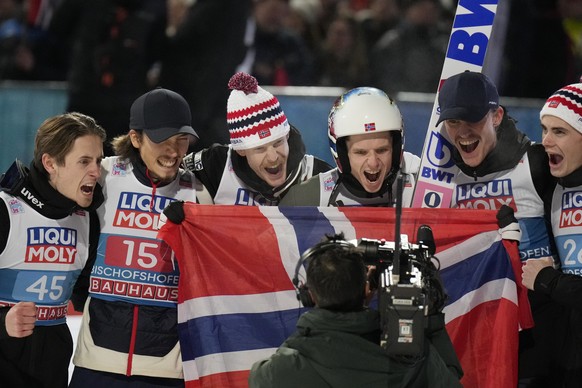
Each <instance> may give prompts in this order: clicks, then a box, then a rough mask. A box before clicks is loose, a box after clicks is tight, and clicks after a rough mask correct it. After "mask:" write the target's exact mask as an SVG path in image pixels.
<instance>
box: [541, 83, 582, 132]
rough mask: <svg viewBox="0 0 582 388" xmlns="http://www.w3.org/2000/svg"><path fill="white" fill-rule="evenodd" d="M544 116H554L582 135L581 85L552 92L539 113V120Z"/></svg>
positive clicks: (569, 86)
mask: <svg viewBox="0 0 582 388" xmlns="http://www.w3.org/2000/svg"><path fill="white" fill-rule="evenodd" d="M545 115H550V116H556V117H557V118H559V119H562V120H564V121H565V122H567V123H568V124H570V125H571V126H572V127H573V128H574V129H575V130H577V131H578V132H580V133H582V83H580V84H571V85H568V86H564V87H563V88H562V89H560V90H558V91H557V92H554V94H552V95H551V96H550V98H548V100H547V101H546V103H545V104H544V107H543V108H542V110H541V111H540V120H541V118H542V117H544V116H545Z"/></svg>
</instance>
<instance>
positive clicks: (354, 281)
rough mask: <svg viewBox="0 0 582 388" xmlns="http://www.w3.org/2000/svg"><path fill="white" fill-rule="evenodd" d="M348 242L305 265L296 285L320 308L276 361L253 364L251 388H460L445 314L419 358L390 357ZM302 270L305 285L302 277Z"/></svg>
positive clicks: (308, 256) (434, 323) (324, 245)
mask: <svg viewBox="0 0 582 388" xmlns="http://www.w3.org/2000/svg"><path fill="white" fill-rule="evenodd" d="M343 237H344V236H343V234H340V235H336V236H333V237H328V238H327V239H326V241H323V242H320V243H318V244H316V245H315V246H314V247H313V248H311V249H310V250H308V251H307V252H306V253H304V255H303V256H302V257H301V259H300V261H299V263H298V265H297V270H296V275H295V277H294V280H293V283H294V284H295V286H296V287H297V292H298V298H299V299H300V300H301V301H302V303H303V305H305V306H310V305H313V306H315V308H314V309H311V310H309V311H307V312H305V313H304V314H303V315H301V317H300V318H299V321H298V323H297V332H296V333H295V334H293V335H292V336H290V337H289V338H288V339H287V340H286V341H285V342H284V343H283V344H282V345H281V346H280V347H279V349H277V351H276V353H275V354H273V355H272V356H271V357H270V358H268V359H265V360H261V361H257V362H256V363H254V364H253V366H252V369H251V373H250V376H249V386H250V387H251V388H253V387H278V388H284V387H325V386H330V387H350V388H351V387H367V388H372V387H398V386H406V387H447V388H449V387H460V386H461V384H460V383H459V379H460V378H461V376H462V374H463V372H462V369H461V366H460V363H459V361H458V359H457V356H456V354H455V352H454V349H453V346H452V343H451V341H450V338H448V335H447V334H446V331H445V328H444V316H443V314H442V313H441V312H440V311H439V312H435V313H434V314H431V315H429V316H428V319H427V322H428V324H427V328H426V329H425V338H426V340H425V341H424V350H423V352H422V354H421V355H420V356H419V357H396V356H390V355H389V354H388V353H387V352H386V351H385V350H384V349H383V348H382V347H381V346H380V336H381V328H380V319H381V317H380V313H379V312H378V311H376V310H371V309H367V308H365V307H364V298H365V285H366V279H367V275H366V272H367V270H366V266H365V264H364V258H363V254H362V253H360V252H359V251H358V250H357V248H356V247H354V246H353V245H351V244H349V243H348V242H346V241H344V240H343ZM303 265H306V266H307V270H306V273H307V281H306V284H305V285H303V284H300V282H299V280H298V276H297V274H298V271H299V269H300V268H301V267H302V266H303ZM429 310H430V309H429ZM443 333H444V336H443ZM433 337H434V338H435V339H436V340H433Z"/></svg>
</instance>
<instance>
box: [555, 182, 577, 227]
mask: <svg viewBox="0 0 582 388" xmlns="http://www.w3.org/2000/svg"><path fill="white" fill-rule="evenodd" d="M580 225H582V191H570V192H567V193H564V194H563V195H562V214H560V227H561V228H567V227H571V226H580Z"/></svg>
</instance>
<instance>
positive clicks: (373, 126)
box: [364, 123, 376, 132]
mask: <svg viewBox="0 0 582 388" xmlns="http://www.w3.org/2000/svg"><path fill="white" fill-rule="evenodd" d="M364 130H365V131H366V132H370V131H375V130H376V123H367V124H364Z"/></svg>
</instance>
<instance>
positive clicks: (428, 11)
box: [370, 0, 450, 95]
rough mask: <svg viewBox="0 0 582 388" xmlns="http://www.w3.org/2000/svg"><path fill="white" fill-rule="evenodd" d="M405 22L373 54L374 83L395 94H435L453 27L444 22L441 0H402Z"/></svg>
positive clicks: (379, 44) (383, 40)
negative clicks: (444, 26)
mask: <svg viewBox="0 0 582 388" xmlns="http://www.w3.org/2000/svg"><path fill="white" fill-rule="evenodd" d="M401 14H402V21H401V22H400V24H398V26H397V27H395V28H393V29H392V30H389V31H388V32H386V33H385V34H384V35H383V36H382V37H381V38H380V40H379V41H378V42H377V43H376V45H375V46H374V48H373V50H372V53H371V54H370V64H371V86H375V87H377V88H379V89H382V90H384V91H386V93H388V94H390V95H396V93H398V92H401V91H408V92H423V93H434V92H435V91H436V90H437V87H438V85H439V80H440V76H441V72H442V68H443V63H444V59H445V54H446V50H447V44H448V41H449V35H450V30H448V29H443V26H442V24H441V6H440V4H439V1H438V0H402V1H401Z"/></svg>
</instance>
